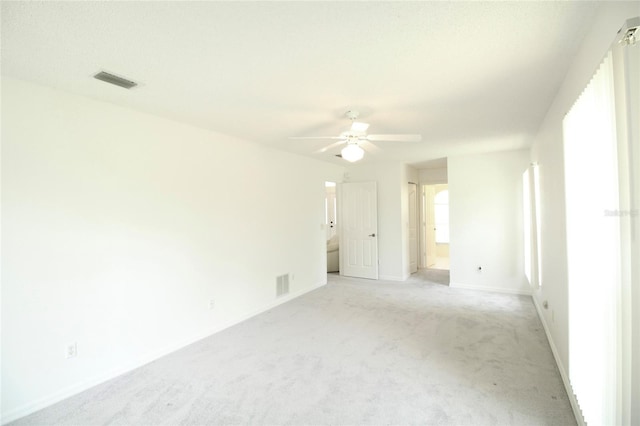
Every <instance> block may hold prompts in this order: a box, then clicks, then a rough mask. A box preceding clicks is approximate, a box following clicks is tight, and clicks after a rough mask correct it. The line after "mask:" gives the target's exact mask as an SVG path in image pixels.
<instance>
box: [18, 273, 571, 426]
mask: <svg viewBox="0 0 640 426" xmlns="http://www.w3.org/2000/svg"><path fill="white" fill-rule="evenodd" d="M429 274H432V276H431V277H430V275H429ZM433 274H435V275H433ZM442 274H443V273H442V272H437V273H434V272H429V271H422V272H420V273H418V274H417V275H414V276H412V278H411V279H410V280H409V281H408V282H406V283H395V282H385V281H368V280H356V279H344V278H340V277H339V276H336V275H330V276H329V284H328V285H327V286H325V287H323V288H320V289H318V290H316V291H313V292H311V293H308V294H307V295H305V296H303V297H300V298H298V299H296V300H294V301H291V302H289V303H287V304H285V305H281V306H279V307H278V308H275V309H273V310H271V311H269V312H266V313H264V314H262V315H259V316H257V317H254V318H252V319H250V320H248V321H246V322H244V323H242V324H239V325H237V326H235V327H232V328H230V329H227V330H225V331H223V332H221V333H218V334H216V335H214V336H212V337H209V338H207V339H205V340H202V341H200V342H198V343H196V344H193V345H191V346H189V347H186V348H184V349H182V350H180V351H178V352H175V353H173V354H171V355H169V356H166V357H164V358H162V359H160V360H157V361H155V362H153V363H151V364H148V365H146V366H144V367H142V368H140V369H138V370H135V371H133V372H131V373H128V374H125V375H123V376H121V377H118V378H116V379H113V380H111V381H109V382H107V383H104V384H102V385H100V386H97V387H95V388H93V389H90V390H89V391H86V392H84V393H82V394H79V395H77V396H75V397H72V398H70V399H68V400H66V401H63V402H61V403H58V404H56V405H54V406H51V407H49V408H47V409H44V410H42V411H40V412H38V413H35V414H33V415H31V416H28V417H26V418H23V419H21V420H19V421H17V422H15V423H14V424H16V425H30V424H47V425H58V424H66V425H107V424H109V425H111V424H118V425H120V424H122V425H142V424H144V425H156V424H171V425H174V424H175V425H178V424H180V425H196V424H198V425H200V424H202V425H204V424H209V425H211V424H255V425H263V424H269V425H280V424H290V425H310V424H313V425H328V424H331V425H341V424H350V425H351V424H375V425H378V424H428V425H527V424H530V425H544V424H547V425H569V424H575V420H574V417H573V414H572V412H571V408H570V405H569V401H568V399H567V395H566V393H565V391H564V387H563V385H562V382H561V379H560V375H559V373H558V370H557V368H556V365H555V363H554V360H553V356H552V354H551V350H550V348H549V345H548V343H547V340H546V337H545V334H544V330H543V328H542V324H541V323H540V321H539V319H538V318H537V316H536V312H535V308H534V306H533V303H532V301H531V298H529V297H524V296H511V295H503V294H492V293H483V292H478V291H471V290H461V289H452V288H449V287H448V286H446V285H443V284H439V283H436V282H433V281H446V280H445V278H446V277H444V276H443V275H442ZM445 274H446V272H445ZM429 280H431V281H429Z"/></svg>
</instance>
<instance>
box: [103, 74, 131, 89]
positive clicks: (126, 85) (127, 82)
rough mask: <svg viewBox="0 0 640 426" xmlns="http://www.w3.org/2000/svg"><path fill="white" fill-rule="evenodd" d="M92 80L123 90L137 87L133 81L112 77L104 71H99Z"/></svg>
mask: <svg viewBox="0 0 640 426" xmlns="http://www.w3.org/2000/svg"><path fill="white" fill-rule="evenodd" d="M93 78H96V79H98V80H101V81H104V82H106V83H111V84H115V85H116V86H120V87H124V88H125V89H131V88H132V87H135V86H137V85H138V83H136V82H135V81H131V80H127V79H126V78H122V77H118V76H117V75H113V74H110V73H108V72H105V71H100V72H99V73H98V74H96V75H94V76H93Z"/></svg>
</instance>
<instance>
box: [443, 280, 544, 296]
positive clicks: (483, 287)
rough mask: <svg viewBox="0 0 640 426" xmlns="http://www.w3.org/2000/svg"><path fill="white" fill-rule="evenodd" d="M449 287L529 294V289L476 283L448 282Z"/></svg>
mask: <svg viewBox="0 0 640 426" xmlns="http://www.w3.org/2000/svg"><path fill="white" fill-rule="evenodd" d="M449 287H452V288H463V289H466V290H480V291H490V292H493V293H506V294H518V295H521V296H531V290H530V289H514V288H504V287H486V286H477V285H469V284H463V283H454V282H451V283H449Z"/></svg>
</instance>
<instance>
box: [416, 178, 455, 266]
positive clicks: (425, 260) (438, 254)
mask: <svg viewBox="0 0 640 426" xmlns="http://www.w3.org/2000/svg"><path fill="white" fill-rule="evenodd" d="M422 193H423V197H422V200H423V205H422V214H423V218H424V220H423V222H422V230H421V240H422V241H423V242H424V244H422V245H421V246H422V247H423V250H422V253H421V255H422V258H421V264H422V265H423V266H424V267H426V268H430V269H445V270H448V269H449V187H448V185H447V184H437V185H423V186H422Z"/></svg>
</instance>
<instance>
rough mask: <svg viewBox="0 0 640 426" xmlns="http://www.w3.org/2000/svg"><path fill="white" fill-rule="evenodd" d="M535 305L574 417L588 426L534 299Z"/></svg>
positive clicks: (581, 424) (582, 425) (579, 425)
mask: <svg viewBox="0 0 640 426" xmlns="http://www.w3.org/2000/svg"><path fill="white" fill-rule="evenodd" d="M532 299H533V305H534V306H535V307H536V312H537V313H538V317H539V318H540V322H542V327H543V328H544V332H545V334H546V335H547V340H548V341H549V346H551V352H552V353H553V357H554V358H555V360H556V365H557V366H558V370H559V371H560V377H562V383H564V388H565V390H566V391H567V396H568V397H569V402H570V403H571V409H572V410H573V415H574V416H575V418H576V421H577V422H578V426H586V423H585V421H584V417H583V416H582V411H581V410H580V406H579V405H578V400H577V399H576V395H575V394H574V393H573V388H572V387H571V383H570V382H569V375H568V374H567V372H566V370H565V369H564V366H563V365H562V362H561V360H560V355H559V354H558V349H557V348H556V345H555V343H554V342H553V338H552V337H551V333H550V332H549V327H548V326H547V321H546V320H545V317H544V315H543V313H542V309H541V308H540V305H539V304H538V301H537V300H536V298H535V297H532Z"/></svg>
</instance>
